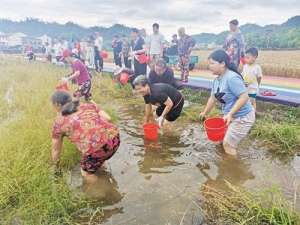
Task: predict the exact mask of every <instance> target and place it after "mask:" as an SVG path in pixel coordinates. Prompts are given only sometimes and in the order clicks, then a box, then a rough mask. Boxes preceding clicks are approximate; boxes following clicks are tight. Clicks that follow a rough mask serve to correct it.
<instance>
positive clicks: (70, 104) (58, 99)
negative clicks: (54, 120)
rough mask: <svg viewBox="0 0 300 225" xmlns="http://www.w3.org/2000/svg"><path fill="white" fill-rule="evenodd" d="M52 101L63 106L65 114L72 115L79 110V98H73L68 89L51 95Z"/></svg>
mask: <svg viewBox="0 0 300 225" xmlns="http://www.w3.org/2000/svg"><path fill="white" fill-rule="evenodd" d="M51 100H52V103H53V104H57V105H60V106H61V114H62V115H63V116H66V115H70V114H72V113H74V112H76V111H77V108H78V106H79V100H75V101H73V100H72V97H71V95H70V94H69V93H68V92H66V91H56V92H54V94H53V95H52V97H51Z"/></svg>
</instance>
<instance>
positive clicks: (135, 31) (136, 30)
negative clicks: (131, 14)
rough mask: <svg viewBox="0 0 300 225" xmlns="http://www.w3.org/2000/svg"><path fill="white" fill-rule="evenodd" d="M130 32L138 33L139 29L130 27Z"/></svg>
mask: <svg viewBox="0 0 300 225" xmlns="http://www.w3.org/2000/svg"><path fill="white" fill-rule="evenodd" d="M131 32H133V33H137V34H138V33H139V30H138V29H136V28H132V29H131Z"/></svg>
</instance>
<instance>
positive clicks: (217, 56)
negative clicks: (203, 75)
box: [208, 49, 243, 77]
mask: <svg viewBox="0 0 300 225" xmlns="http://www.w3.org/2000/svg"><path fill="white" fill-rule="evenodd" d="M208 59H213V60H214V61H217V62H218V63H224V64H225V66H226V67H227V69H229V70H231V71H233V72H235V73H237V74H238V75H240V76H241V77H243V76H242V75H241V73H240V72H239V71H238V69H237V67H236V66H235V64H233V63H231V62H230V58H229V56H228V55H227V53H226V52H225V51H224V50H223V49H218V50H215V51H214V52H213V53H211V54H210V55H209V57H208Z"/></svg>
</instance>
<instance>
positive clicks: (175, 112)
mask: <svg viewBox="0 0 300 225" xmlns="http://www.w3.org/2000/svg"><path fill="white" fill-rule="evenodd" d="M183 105H184V99H183V98H182V99H181V101H180V103H178V104H177V105H176V106H175V107H174V108H172V109H171V110H170V112H168V114H167V115H166V120H168V121H169V122H173V121H175V120H177V118H178V117H179V116H180V114H181V111H182V108H183ZM164 110H165V106H159V107H158V108H157V109H156V115H157V116H161V114H162V113H163V111H164Z"/></svg>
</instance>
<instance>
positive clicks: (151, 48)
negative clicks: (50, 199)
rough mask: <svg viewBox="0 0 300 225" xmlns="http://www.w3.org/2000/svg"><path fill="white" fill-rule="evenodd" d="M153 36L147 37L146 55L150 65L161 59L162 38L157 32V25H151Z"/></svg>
mask: <svg viewBox="0 0 300 225" xmlns="http://www.w3.org/2000/svg"><path fill="white" fill-rule="evenodd" d="M152 29H153V34H151V35H150V36H149V40H148V43H147V44H148V46H147V50H148V55H149V56H150V63H153V65H154V64H155V62H156V61H157V60H158V59H161V58H162V57H163V50H164V36H163V35H162V34H161V33H160V32H159V24H158V23H154V24H153V25H152Z"/></svg>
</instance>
